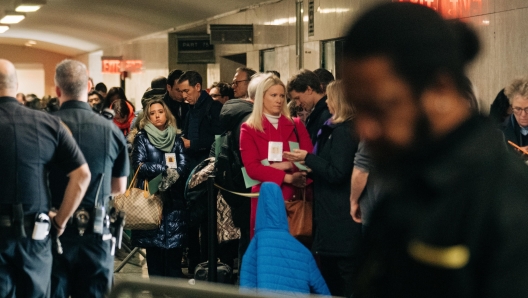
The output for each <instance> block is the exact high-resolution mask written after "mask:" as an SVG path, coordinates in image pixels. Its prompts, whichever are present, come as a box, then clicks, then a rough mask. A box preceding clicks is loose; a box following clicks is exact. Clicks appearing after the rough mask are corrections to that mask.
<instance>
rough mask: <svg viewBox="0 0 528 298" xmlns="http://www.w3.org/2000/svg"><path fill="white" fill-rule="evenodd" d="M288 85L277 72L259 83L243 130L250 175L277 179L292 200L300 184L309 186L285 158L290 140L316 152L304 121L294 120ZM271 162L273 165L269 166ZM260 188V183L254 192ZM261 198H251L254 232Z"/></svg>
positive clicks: (242, 149) (264, 179) (242, 142)
mask: <svg viewBox="0 0 528 298" xmlns="http://www.w3.org/2000/svg"><path fill="white" fill-rule="evenodd" d="M285 94H286V88H285V86H284V83H282V81H281V80H280V79H279V78H278V77H276V76H273V75H270V76H269V77H267V78H265V79H264V80H262V82H260V83H259V85H258V86H257V92H256V95H255V103H254V107H253V112H252V113H251V115H250V116H249V118H248V120H247V121H246V122H245V123H244V124H242V127H241V130H240V153H241V155H242V163H243V164H244V167H245V168H246V171H247V174H248V176H249V177H250V178H252V179H254V180H257V181H260V182H274V183H276V184H278V185H279V186H280V187H281V189H282V194H283V197H284V200H290V199H292V198H293V196H294V194H295V188H296V187H304V186H306V173H305V172H301V171H300V170H299V169H298V168H297V167H296V166H295V165H294V164H293V163H292V162H289V161H286V160H284V159H283V157H282V152H284V151H291V149H290V144H289V142H297V143H298V144H299V147H300V148H301V149H303V150H306V151H308V152H312V149H313V147H312V142H311V140H310V136H309V135H308V131H307V130H306V128H305V127H304V124H302V122H301V121H300V120H299V119H298V118H295V119H291V118H290V113H289V111H288V107H287V105H286V95H285ZM268 162H269V165H265V164H267V163H268ZM259 190H260V183H259V184H257V185H255V186H253V188H252V190H251V191H252V192H258V191H259ZM256 210H257V199H256V198H254V199H251V217H250V220H251V222H250V233H251V237H253V234H254V228H255V215H256Z"/></svg>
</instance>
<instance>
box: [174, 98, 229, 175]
mask: <svg viewBox="0 0 528 298" xmlns="http://www.w3.org/2000/svg"><path fill="white" fill-rule="evenodd" d="M221 109H222V104H221V103H220V102H218V101H215V100H213V99H212V98H211V96H209V94H207V92H205V91H203V90H202V92H201V94H200V97H199V98H198V100H197V101H196V103H195V104H194V105H193V106H190V108H189V112H188V113H187V119H186V120H185V125H184V127H183V137H184V138H186V139H189V140H190V141H191V147H190V148H188V149H187V150H186V151H185V153H186V155H187V157H188V158H189V163H190V168H191V169H193V168H194V167H195V166H196V165H197V164H198V163H200V162H201V161H202V160H204V159H206V158H207V157H209V152H210V150H211V145H212V144H213V142H214V139H215V135H220V134H221V133H222V126H221V125H220V120H219V116H220V110H221Z"/></svg>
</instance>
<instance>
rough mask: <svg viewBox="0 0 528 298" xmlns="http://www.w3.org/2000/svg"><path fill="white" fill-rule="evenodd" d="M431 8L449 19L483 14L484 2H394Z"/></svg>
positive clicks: (416, 0)
mask: <svg viewBox="0 0 528 298" xmlns="http://www.w3.org/2000/svg"><path fill="white" fill-rule="evenodd" d="M392 2H411V3H417V4H421V5H424V6H427V7H430V8H432V9H434V10H436V11H438V12H439V13H440V14H441V15H442V16H444V17H445V18H448V19H452V18H461V17H467V16H470V15H473V16H474V15H479V14H482V0H392Z"/></svg>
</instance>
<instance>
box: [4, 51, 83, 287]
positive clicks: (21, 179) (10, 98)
mask: <svg viewBox="0 0 528 298" xmlns="http://www.w3.org/2000/svg"><path fill="white" fill-rule="evenodd" d="M17 88H18V81H17V76H16V71H15V67H14V65H13V64H12V63H11V62H9V61H7V60H4V59H0V135H1V136H2V142H0V169H1V171H0V189H1V190H2V195H1V196H0V297H48V296H49V291H50V278H49V276H50V275H51V267H52V253H51V247H52V245H51V243H52V240H51V239H50V236H49V235H48V231H49V229H50V225H54V226H56V227H57V228H58V229H57V231H56V234H58V235H60V234H61V233H62V232H64V230H63V229H62V228H63V227H64V226H66V222H67V220H68V218H70V216H71V215H72V214H73V212H74V211H75V209H76V208H77V206H78V205H79V203H80V202H81V199H82V197H83V196H84V193H85V192H86V188H87V187H88V183H89V181H90V171H89V169H88V165H87V164H86V161H85V160H84V157H83V155H82V153H81V151H80V150H79V148H78V147H77V145H76V144H75V140H74V139H73V138H72V137H71V136H70V135H69V134H68V131H67V130H66V129H65V127H64V126H63V125H61V123H60V121H59V119H58V118H56V117H53V116H50V115H48V114H46V113H43V112H40V111H35V110H31V109H28V108H26V107H24V106H21V105H20V104H19V103H18V102H17V101H16V99H15V95H16V92H17ZM50 165H55V166H57V167H58V168H60V169H61V170H62V171H64V173H67V174H68V176H69V178H70V179H69V181H68V182H67V185H66V191H65V192H63V197H62V198H61V200H62V204H61V205H60V208H59V209H58V211H57V212H56V214H54V217H52V218H51V219H50V218H49V217H48V212H49V209H50V208H49V205H50V200H49V199H50V198H49V196H48V189H47V185H46V184H47V181H46V175H47V170H48V168H49V166H50Z"/></svg>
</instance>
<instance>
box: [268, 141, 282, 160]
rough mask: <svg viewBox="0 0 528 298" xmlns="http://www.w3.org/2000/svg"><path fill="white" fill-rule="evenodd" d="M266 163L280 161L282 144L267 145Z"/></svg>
mask: <svg viewBox="0 0 528 298" xmlns="http://www.w3.org/2000/svg"><path fill="white" fill-rule="evenodd" d="M268 161H282V142H269V143H268Z"/></svg>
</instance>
